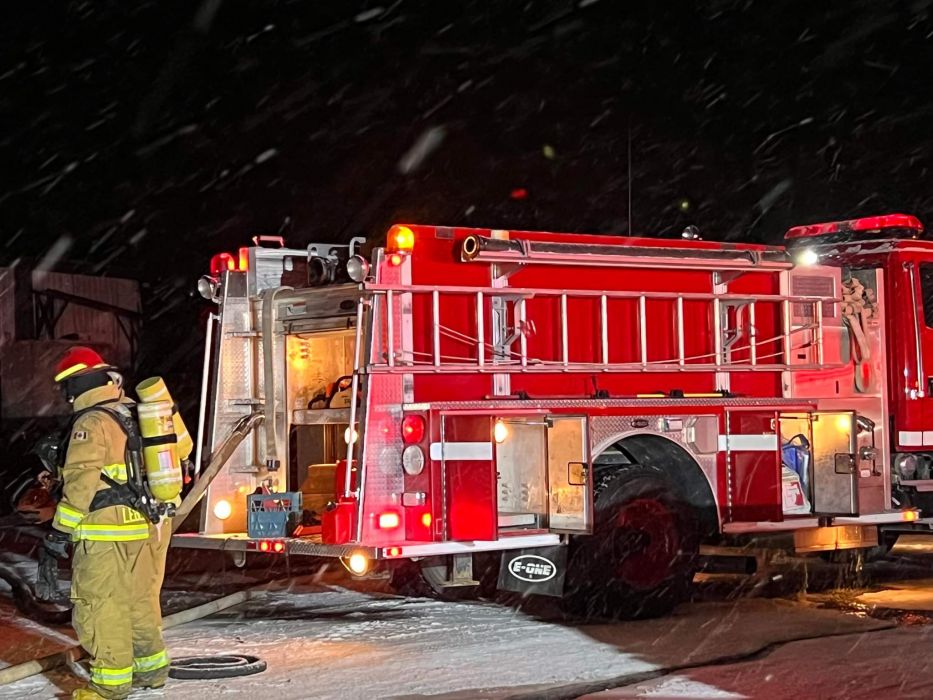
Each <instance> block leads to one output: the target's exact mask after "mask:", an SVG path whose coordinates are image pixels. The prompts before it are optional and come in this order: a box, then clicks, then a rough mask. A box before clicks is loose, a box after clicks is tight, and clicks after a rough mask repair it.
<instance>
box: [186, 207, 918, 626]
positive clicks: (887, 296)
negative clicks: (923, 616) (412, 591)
mask: <svg viewBox="0 0 933 700" xmlns="http://www.w3.org/2000/svg"><path fill="white" fill-rule="evenodd" d="M921 233H922V227H921V226H920V223H919V222H918V221H917V219H915V218H913V217H910V216H904V215H889V216H880V217H871V218H864V219H856V220H852V221H844V222H835V223H828V224H819V225H813V226H801V227H797V228H794V229H791V230H790V231H789V232H788V233H787V241H788V246H787V247H777V246H763V245H751V244H725V243H716V242H709V241H701V240H659V239H647V238H620V237H612V236H596V235H575V234H558V233H542V232H527V231H505V230H492V229H467V228H458V227H444V226H416V225H397V226H393V227H392V228H391V229H390V230H389V231H388V233H387V236H386V239H385V243H384V244H383V245H380V246H378V247H375V248H372V249H366V248H365V247H364V246H365V243H364V242H363V241H362V240H354V241H353V242H351V243H350V244H349V245H347V246H334V245H331V244H312V245H309V246H308V247H306V248H300V249H291V248H285V247H276V246H275V245H271V246H270V245H269V241H266V240H258V241H257V243H258V244H257V245H254V246H252V247H249V248H244V249H241V250H240V251H239V254H238V255H236V256H233V255H226V254H223V255H220V256H216V257H215V260H214V261H213V266H212V267H213V269H212V274H211V275H210V276H208V277H206V278H204V279H203V280H202V282H201V291H202V293H203V294H204V295H205V296H206V297H208V298H210V299H211V300H213V301H214V302H215V303H216V305H217V307H216V313H214V314H212V315H211V318H210V321H209V327H208V345H207V348H206V352H205V375H204V377H205V378H204V388H203V399H204V401H202V404H203V408H202V415H201V417H200V420H199V424H200V425H199V428H200V430H199V444H198V450H199V457H198V464H199V465H202V463H206V462H207V461H208V460H207V455H210V454H212V453H213V454H216V453H217V452H218V451H222V449H226V452H227V453H229V452H230V450H233V447H234V446H235V450H233V452H232V457H230V458H229V459H228V460H226V464H224V465H223V466H222V467H219V466H218V465H219V462H218V460H216V459H215V460H212V462H211V466H210V467H209V468H207V469H208V471H206V472H205V473H204V474H203V475H202V482H203V483H202V487H203V485H206V484H208V483H209V486H208V487H207V490H206V495H205V497H204V499H203V507H202V509H201V520H200V528H199V532H198V533H187V534H180V535H176V537H175V544H176V546H186V547H202V548H217V549H224V550H226V551H229V552H233V553H235V555H236V556H239V557H242V556H244V553H245V552H249V551H260V552H282V553H288V554H291V555H300V554H304V555H311V556H319V557H335V558H339V559H340V560H341V561H342V562H343V563H344V564H345V565H346V566H347V568H349V569H350V570H351V571H352V572H354V573H356V574H363V573H366V572H367V571H369V570H372V569H374V568H378V567H391V568H394V569H398V570H401V568H402V567H404V568H405V569H406V570H409V571H410V570H411V568H412V567H416V568H418V569H420V572H421V574H422V575H423V576H424V578H425V579H427V580H428V581H429V582H430V583H431V585H432V586H433V587H435V588H438V589H441V588H445V587H450V586H458V585H475V584H477V582H482V580H483V579H484V578H489V571H488V568H489V567H488V564H489V563H490V562H494V563H495V566H493V567H491V568H492V570H493V571H494V572H496V573H497V580H495V581H494V582H493V583H498V584H499V585H500V586H502V587H504V588H509V589H511V590H522V591H524V592H530V593H544V594H551V595H562V596H564V597H565V598H567V599H568V600H570V601H571V602H576V603H577V604H579V605H581V606H585V607H587V608H589V609H590V610H597V611H601V612H614V613H616V614H621V615H627V616H642V615H650V614H657V613H661V612H664V611H665V610H667V609H669V608H670V607H671V606H672V605H673V604H675V603H676V602H678V601H679V600H680V599H681V598H682V597H683V595H684V593H685V591H686V590H687V587H688V585H689V582H690V581H691V579H692V577H693V573H694V570H695V566H696V562H697V557H698V552H699V547H700V545H701V543H705V542H722V541H723V540H729V539H735V538H742V537H747V536H750V535H751V536H763V535H769V534H782V535H784V537H785V538H786V537H788V536H792V538H793V543H794V547H795V548H796V550H797V551H799V552H817V551H830V550H841V549H865V548H868V547H872V546H875V545H876V544H878V530H879V526H885V525H893V524H898V523H905V522H912V521H915V520H917V519H918V517H919V514H920V508H921V507H922V506H924V505H925V503H924V500H923V499H924V498H925V497H926V496H927V494H930V493H931V492H933V478H931V455H933V398H931V397H930V392H931V389H933V386H931V381H933V380H931V377H933V342H930V341H931V340H933V337H928V336H931V335H933V306H931V304H933V302H931V300H933V293H931V292H933V243H928V242H926V241H923V240H921V239H920V235H921ZM280 245H281V242H279V246H280ZM928 322H929V324H930V325H928ZM928 369H929V371H930V372H931V374H930V375H928V374H927V371H928ZM260 417H261V420H259V418H260ZM250 421H251V422H250ZM244 425H247V428H246V429H244V427H243V426H244ZM253 426H258V427H256V428H255V430H252V431H251V432H249V433H248V435H247V431H248V430H249V428H252V427H253ZM231 431H233V432H234V434H236V435H238V436H239V438H242V437H243V436H244V435H246V437H245V439H243V440H242V442H239V443H231V442H230V440H229V438H228V436H229V435H230V434H231ZM239 438H238V439H239ZM201 454H203V455H204V456H203V457H201V456H200V455H201ZM208 472H209V473H208ZM298 493H301V497H300V499H301V501H302V502H303V503H302V505H301V507H300V508H299V509H297V510H298V511H299V513H296V518H298V519H302V524H301V525H300V526H298V527H297V528H296V527H294V526H295V525H297V524H298V523H297V521H295V522H293V523H292V525H291V526H289V528H288V531H287V532H286V533H284V534H283V535H281V536H276V537H260V536H256V535H255V533H254V536H252V537H251V536H249V532H248V530H249V525H250V522H251V518H254V519H255V518H258V514H257V513H255V512H254V513H252V514H251V513H250V512H249V511H250V509H254V510H255V509H257V508H259V509H262V510H266V508H264V507H263V503H264V502H265V503H267V504H268V503H269V502H270V501H271V502H272V503H279V505H283V504H284V506H283V507H285V508H286V509H294V508H293V503H292V501H293V500H295V499H296V498H298V497H297V494H298ZM264 498H265V500H264ZM500 562H501V566H499V563H500Z"/></svg>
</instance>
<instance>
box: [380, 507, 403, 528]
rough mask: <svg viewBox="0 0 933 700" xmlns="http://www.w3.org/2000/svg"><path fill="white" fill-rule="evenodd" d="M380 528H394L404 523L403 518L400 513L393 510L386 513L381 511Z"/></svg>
mask: <svg viewBox="0 0 933 700" xmlns="http://www.w3.org/2000/svg"><path fill="white" fill-rule="evenodd" d="M377 522H378V523H379V529H380V530H394V529H395V528H397V527H398V526H399V525H401V523H402V519H401V518H400V517H399V515H398V513H393V512H392V511H389V512H386V513H380V514H379V519H378V521H377Z"/></svg>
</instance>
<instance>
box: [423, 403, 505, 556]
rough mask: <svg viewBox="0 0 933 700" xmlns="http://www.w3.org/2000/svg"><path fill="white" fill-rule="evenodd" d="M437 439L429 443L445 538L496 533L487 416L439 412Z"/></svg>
mask: <svg viewBox="0 0 933 700" xmlns="http://www.w3.org/2000/svg"><path fill="white" fill-rule="evenodd" d="M441 421H442V423H441V436H440V437H441V440H440V442H436V443H432V444H431V459H432V460H434V461H439V462H440V469H441V480H442V483H443V485H444V497H445V499H446V506H447V508H446V510H447V514H446V535H447V539H449V540H495V539H496V538H497V537H498V532H497V530H498V525H497V504H496V467H495V462H494V461H493V459H494V454H493V441H492V419H491V418H490V417H489V416H470V415H467V416H463V415H443V416H442V417H441Z"/></svg>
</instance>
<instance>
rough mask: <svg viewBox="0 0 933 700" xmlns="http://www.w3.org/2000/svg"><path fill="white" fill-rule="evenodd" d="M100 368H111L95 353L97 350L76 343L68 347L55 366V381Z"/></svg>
mask: <svg viewBox="0 0 933 700" xmlns="http://www.w3.org/2000/svg"><path fill="white" fill-rule="evenodd" d="M100 369H113V368H112V367H111V366H110V365H109V364H107V363H106V362H104V358H103V357H101V356H100V355H99V354H97V351H95V350H92V349H91V348H88V347H85V346H83V345H76V346H75V347H73V348H68V350H67V351H66V352H65V354H64V355H62V359H60V360H59V361H58V364H57V365H56V366H55V381H56V382H61V381H63V380H65V379H68V377H74V376H77V375H80V374H86V373H87V372H89V371H92V370H100Z"/></svg>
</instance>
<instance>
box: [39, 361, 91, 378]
mask: <svg viewBox="0 0 933 700" xmlns="http://www.w3.org/2000/svg"><path fill="white" fill-rule="evenodd" d="M82 369H87V365H86V364H84V363H83V362H79V363H78V364H76V365H72V366H71V367H69V368H68V369H63V370H62V371H61V372H59V373H58V374H56V375H55V381H56V382H60V381H61V380H62V379H67V378H68V377H70V376H71V375H72V374H74V373H75V372H80V371H81V370H82ZM45 376H49V375H45Z"/></svg>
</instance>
